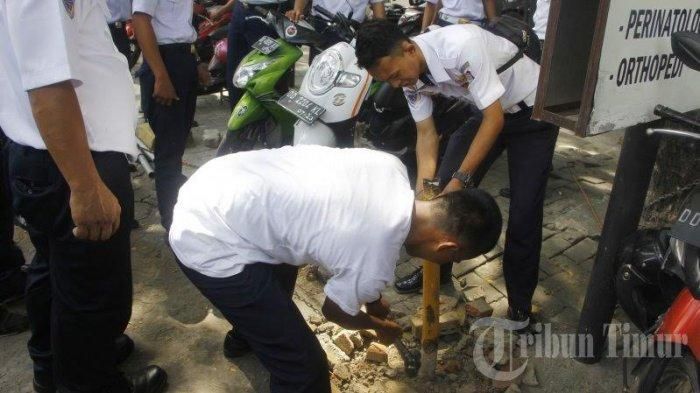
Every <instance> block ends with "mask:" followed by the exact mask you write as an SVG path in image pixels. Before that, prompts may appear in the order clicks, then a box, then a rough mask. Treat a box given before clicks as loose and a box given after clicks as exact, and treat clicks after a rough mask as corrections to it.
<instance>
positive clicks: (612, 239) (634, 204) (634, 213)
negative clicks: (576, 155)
mask: <svg viewBox="0 0 700 393" xmlns="http://www.w3.org/2000/svg"><path fill="white" fill-rule="evenodd" d="M648 127H649V124H642V125H637V126H634V127H630V128H628V129H627V130H626V131H625V138H624V141H623V143H622V150H621V152H620V159H619V161H618V163H617V170H616V173H615V180H614V183H613V188H612V192H611V194H610V202H609V203H608V209H607V213H606V214H605V223H604V224H603V231H602V233H601V236H600V242H599V243H598V252H597V254H596V259H595V263H594V265H593V271H592V272H591V278H590V281H589V283H588V289H587V291H586V299H585V301H584V303H583V308H582V309H581V317H580V319H579V325H578V334H579V335H578V337H586V340H585V341H583V342H582V340H576V345H577V352H576V354H577V358H576V359H577V360H578V361H580V362H582V363H588V364H592V363H597V362H598V361H600V359H601V357H602V355H603V350H604V348H605V342H606V339H607V331H608V329H607V325H608V324H609V323H610V321H611V320H612V315H613V312H614V311H615V305H616V304H617V297H616V295H615V286H614V282H615V274H616V272H617V268H618V266H617V263H616V259H617V258H616V257H617V254H618V251H619V249H620V245H621V243H622V241H623V240H624V239H625V238H626V237H627V236H629V235H630V234H631V233H632V232H634V231H635V230H636V229H637V226H638V225H639V219H640V217H641V215H642V210H643V209H644V200H645V199H646V195H647V190H648V188H649V180H650V179H651V173H652V170H653V168H654V163H655V162H656V153H657V151H658V149H659V138H658V136H655V135H651V136H649V135H647V134H646V132H645V131H646V129H647V128H648ZM587 335H589V336H587ZM589 346H591V347H592V349H593V353H587V352H588V350H587V348H588V347H589Z"/></svg>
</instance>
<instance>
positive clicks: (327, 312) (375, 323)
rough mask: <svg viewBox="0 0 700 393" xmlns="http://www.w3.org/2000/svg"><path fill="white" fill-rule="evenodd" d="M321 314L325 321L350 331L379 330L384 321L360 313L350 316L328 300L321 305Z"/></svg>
mask: <svg viewBox="0 0 700 393" xmlns="http://www.w3.org/2000/svg"><path fill="white" fill-rule="evenodd" d="M321 312H322V313H323V315H324V316H325V317H326V319H327V320H329V321H331V322H334V323H336V324H338V325H340V326H342V327H344V328H346V329H350V330H360V329H381V328H382V327H383V326H384V320H382V319H379V318H377V317H375V316H372V315H369V314H367V313H365V312H362V311H360V312H359V313H358V314H357V315H350V314H348V313H346V312H345V311H343V310H342V309H341V308H340V307H338V305H337V304H335V303H333V302H332V301H331V300H329V299H328V298H326V301H325V302H324V303H323V307H321Z"/></svg>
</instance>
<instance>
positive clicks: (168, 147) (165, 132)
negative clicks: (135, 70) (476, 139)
mask: <svg viewBox="0 0 700 393" xmlns="http://www.w3.org/2000/svg"><path fill="white" fill-rule="evenodd" d="M159 49H160V55H161V57H162V58H163V62H164V63H165V68H166V69H167V70H168V75H169V76H170V81H171V82H172V84H173V86H174V87H175V92H176V93H177V96H178V97H179V98H180V99H179V100H177V101H174V102H173V103H172V105H170V106H165V105H161V104H158V103H157V102H156V101H155V99H154V98H153V88H154V85H155V76H154V75H153V72H152V71H151V69H150V67H149V66H148V64H146V63H145V62H144V63H143V64H144V65H143V67H142V69H141V70H140V71H139V75H140V76H139V78H140V82H141V99H142V103H143V104H145V105H144V108H143V113H144V115H145V116H146V120H148V124H150V126H151V129H153V133H154V134H155V137H156V138H155V142H154V146H153V154H154V155H155V160H154V164H155V168H154V169H155V180H156V181H155V183H156V197H157V199H158V211H159V212H160V221H161V224H162V225H163V227H165V229H166V230H168V229H170V224H171V223H172V221H173V207H174V206H175V202H176V201H177V193H178V191H179V190H180V187H181V186H182V184H183V183H184V182H185V180H187V178H186V177H185V176H184V175H183V174H182V155H183V154H184V153H185V145H186V143H187V137H188V135H189V133H190V128H192V121H193V120H194V111H195V106H196V104H197V63H196V61H195V59H194V56H193V55H192V53H190V45H189V44H171V45H161V46H159Z"/></svg>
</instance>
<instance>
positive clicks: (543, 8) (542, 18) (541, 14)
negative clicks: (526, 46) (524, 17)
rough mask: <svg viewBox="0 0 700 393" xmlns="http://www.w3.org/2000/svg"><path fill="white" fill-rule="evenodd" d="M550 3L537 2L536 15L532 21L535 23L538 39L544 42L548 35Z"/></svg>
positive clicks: (534, 28) (548, 1)
mask: <svg viewBox="0 0 700 393" xmlns="http://www.w3.org/2000/svg"><path fill="white" fill-rule="evenodd" d="M549 3H550V0H537V7H536V8H535V14H534V15H533V16H532V21H533V22H535V26H534V27H533V30H534V31H535V34H537V37H538V38H539V39H541V40H544V37H545V36H546V35H547V21H548V19H549Z"/></svg>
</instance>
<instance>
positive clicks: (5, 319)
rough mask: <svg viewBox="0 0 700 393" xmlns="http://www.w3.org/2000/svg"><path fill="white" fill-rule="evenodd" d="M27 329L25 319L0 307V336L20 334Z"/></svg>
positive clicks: (27, 322)
mask: <svg viewBox="0 0 700 393" xmlns="http://www.w3.org/2000/svg"><path fill="white" fill-rule="evenodd" d="M27 329H29V321H28V320H27V317H25V316H24V315H20V314H15V313H13V312H11V311H10V310H8V309H6V308H5V307H2V306H0V336H7V335H10V334H17V333H22V332H23V331H25V330H27Z"/></svg>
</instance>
